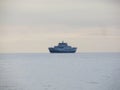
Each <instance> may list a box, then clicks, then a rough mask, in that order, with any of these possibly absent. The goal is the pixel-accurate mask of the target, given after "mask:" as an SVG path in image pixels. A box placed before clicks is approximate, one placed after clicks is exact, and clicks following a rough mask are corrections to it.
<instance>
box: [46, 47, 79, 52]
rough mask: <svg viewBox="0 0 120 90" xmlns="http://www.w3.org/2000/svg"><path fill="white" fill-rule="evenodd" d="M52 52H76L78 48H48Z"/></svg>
mask: <svg viewBox="0 0 120 90" xmlns="http://www.w3.org/2000/svg"><path fill="white" fill-rule="evenodd" d="M48 49H49V52H50V53H75V52H76V50H77V48H73V49H71V50H57V49H54V48H48Z"/></svg>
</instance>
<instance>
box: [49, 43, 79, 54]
mask: <svg viewBox="0 0 120 90" xmlns="http://www.w3.org/2000/svg"><path fill="white" fill-rule="evenodd" d="M48 49H49V52H50V53H75V52H76V50H77V47H71V46H69V45H68V44H67V43H64V42H63V41H62V42H61V43H58V45H57V46H54V47H49V48H48Z"/></svg>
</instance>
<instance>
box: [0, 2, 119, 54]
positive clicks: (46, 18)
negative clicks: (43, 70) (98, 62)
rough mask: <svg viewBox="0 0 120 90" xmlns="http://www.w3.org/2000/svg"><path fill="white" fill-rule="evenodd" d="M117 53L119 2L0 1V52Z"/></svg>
mask: <svg viewBox="0 0 120 90" xmlns="http://www.w3.org/2000/svg"><path fill="white" fill-rule="evenodd" d="M63 40H64V41H66V42H68V43H69V44H70V45H72V46H77V47H78V52H120V1H119V0H0V53H16V52H17V53H19V52H48V47H49V46H54V45H57V43H58V42H61V41H63Z"/></svg>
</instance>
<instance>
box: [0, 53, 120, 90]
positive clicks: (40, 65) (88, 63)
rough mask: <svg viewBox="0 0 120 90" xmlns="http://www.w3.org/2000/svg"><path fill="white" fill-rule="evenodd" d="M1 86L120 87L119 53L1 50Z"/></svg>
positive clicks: (55, 89) (33, 89)
mask: <svg viewBox="0 0 120 90" xmlns="http://www.w3.org/2000/svg"><path fill="white" fill-rule="evenodd" d="M0 90H120V53H80V54H0Z"/></svg>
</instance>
